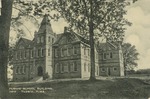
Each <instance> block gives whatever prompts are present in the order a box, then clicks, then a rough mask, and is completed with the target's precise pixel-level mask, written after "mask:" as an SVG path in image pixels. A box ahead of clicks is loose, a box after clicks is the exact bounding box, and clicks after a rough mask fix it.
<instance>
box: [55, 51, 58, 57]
mask: <svg viewBox="0 0 150 99" xmlns="http://www.w3.org/2000/svg"><path fill="white" fill-rule="evenodd" d="M55 57H58V51H57V49H55Z"/></svg>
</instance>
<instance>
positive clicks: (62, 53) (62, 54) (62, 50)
mask: <svg viewBox="0 0 150 99" xmlns="http://www.w3.org/2000/svg"><path fill="white" fill-rule="evenodd" d="M63 56H64V49H63V48H61V57H63Z"/></svg>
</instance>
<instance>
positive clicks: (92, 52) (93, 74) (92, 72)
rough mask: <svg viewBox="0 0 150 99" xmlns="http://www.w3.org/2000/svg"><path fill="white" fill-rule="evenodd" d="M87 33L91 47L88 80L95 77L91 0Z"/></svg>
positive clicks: (92, 79)
mask: <svg viewBox="0 0 150 99" xmlns="http://www.w3.org/2000/svg"><path fill="white" fill-rule="evenodd" d="M89 33H90V35H89V36H90V37H89V38H90V47H91V54H90V56H91V57H90V59H91V75H90V80H91V81H94V80H96V78H95V48H94V24H93V2H92V0H90V16H89Z"/></svg>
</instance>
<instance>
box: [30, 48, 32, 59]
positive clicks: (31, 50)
mask: <svg viewBox="0 0 150 99" xmlns="http://www.w3.org/2000/svg"><path fill="white" fill-rule="evenodd" d="M30 56H31V58H33V50H31V51H30Z"/></svg>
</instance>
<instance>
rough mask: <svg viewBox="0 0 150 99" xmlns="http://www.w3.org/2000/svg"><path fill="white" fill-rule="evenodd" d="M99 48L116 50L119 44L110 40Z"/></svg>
mask: <svg viewBox="0 0 150 99" xmlns="http://www.w3.org/2000/svg"><path fill="white" fill-rule="evenodd" d="M99 49H101V50H103V51H108V50H116V49H117V46H116V45H114V44H112V43H110V42H107V43H101V44H100V46H99Z"/></svg>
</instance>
